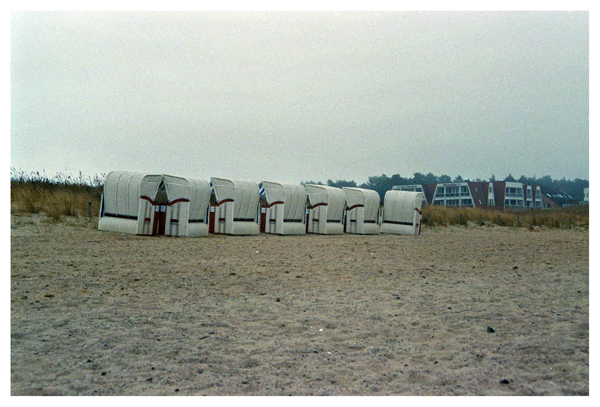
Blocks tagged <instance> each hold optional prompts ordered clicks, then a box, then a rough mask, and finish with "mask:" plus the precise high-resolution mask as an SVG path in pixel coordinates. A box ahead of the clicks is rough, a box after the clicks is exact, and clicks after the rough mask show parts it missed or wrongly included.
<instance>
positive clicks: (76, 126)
mask: <svg viewBox="0 0 600 407" xmlns="http://www.w3.org/2000/svg"><path fill="white" fill-rule="evenodd" d="M588 16H589V14H588V13H587V12H566V11H559V12H550V11H538V12H414V11H410V12H399V11H396V12H239V11H238V12H235V11H232V12H210V11H204V12H192V11H188V12H89V11H82V12H12V15H11V157H10V158H11V166H12V167H16V168H17V169H21V170H25V171H42V170H44V171H45V172H46V173H47V174H48V175H53V174H55V173H57V172H62V173H65V172H66V173H71V174H77V173H78V172H79V171H82V172H83V174H84V175H90V176H91V175H96V174H97V175H99V174H101V173H107V172H110V171H115V170H130V171H140V172H153V173H167V174H172V175H183V176H191V177H199V178H204V179H209V178H210V177H211V176H215V177H229V178H242V179H248V180H253V181H257V182H260V181H263V180H270V181H280V182H300V181H307V180H314V181H327V180H328V179H333V180H339V179H345V180H355V181H357V182H358V183H359V184H360V183H362V182H365V181H366V180H367V178H368V177H369V176H372V175H381V174H383V173H385V174H387V175H388V176H391V175H393V174H400V175H402V176H404V177H410V176H412V174H413V173H415V172H422V173H428V172H432V173H434V174H436V175H442V174H447V175H450V176H451V177H455V176H456V175H461V176H462V177H463V178H471V179H475V178H482V179H487V178H489V177H490V176H491V175H492V174H494V175H495V176H496V178H504V177H505V176H506V175H508V174H509V173H512V174H513V175H514V176H515V177H518V176H520V175H526V176H538V177H541V176H543V175H551V176H552V177H553V178H562V177H566V178H567V179H574V178H585V179H589V160H588V157H589V34H588V33H589V24H588Z"/></svg>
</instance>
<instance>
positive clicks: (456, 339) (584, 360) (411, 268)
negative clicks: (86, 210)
mask: <svg viewBox="0 0 600 407" xmlns="http://www.w3.org/2000/svg"><path fill="white" fill-rule="evenodd" d="M11 394H12V395H13V396H21V395H56V396H61V395H62V396H71V395H84V396H90V395H99V396H100V395H110V396H115V395H118V396H136V395H154V396H159V395H160V396H162V395H166V396H175V395H184V396H192V395H193V396H200V395H209V396H215V395H219V396H234V395H245V396H259V395H260V396H288V395H292V396H309V395H315V396H316V395H332V396H333V395H346V396H408V395H415V396H422V395H440V396H441V395H486V396H503V395H519V396H527V395H532V396H538V395H539V396H541V395H566V396H572V395H588V394H589V233H588V231H587V230H553V229H543V228H536V229H533V230H530V229H526V228H520V229H516V228H510V227H504V228H503V227H493V226H484V227H477V226H470V227H436V228H427V227H424V228H423V230H422V234H421V235H419V236H397V235H378V236H359V235H348V234H346V235H339V236H321V235H305V236H276V235H266V234H261V235H258V236H245V237H236V236H225V235H210V236H208V237H206V238H172V237H141V236H133V235H124V234H117V233H110V232H101V231H98V230H96V229H95V228H94V227H92V226H91V225H90V224H89V223H85V222H83V223H78V222H75V221H70V222H59V223H50V222H48V221H47V220H46V219H44V218H43V217H40V216H17V215H13V216H12V219H11Z"/></svg>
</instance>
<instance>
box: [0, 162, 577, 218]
mask: <svg viewBox="0 0 600 407" xmlns="http://www.w3.org/2000/svg"><path fill="white" fill-rule="evenodd" d="M104 179H105V175H104V174H103V175H100V176H94V177H85V176H83V175H82V174H81V173H79V175H78V176H77V177H73V176H71V175H68V174H62V173H58V174H56V175H54V176H52V177H49V176H47V175H46V174H45V173H44V172H42V173H39V172H31V173H25V172H23V171H18V170H16V169H14V168H11V183H10V189H11V196H10V200H11V212H12V213H22V214H35V213H42V214H45V215H47V216H49V217H50V218H51V219H53V220H55V221H59V220H61V219H63V218H64V217H88V215H89V210H88V208H89V203H91V213H92V217H97V216H98V213H99V211H100V197H101V195H102V189H103V184H104ZM422 211H423V224H424V226H425V227H436V226H438V227H439V226H442V227H443V226H492V225H499V226H507V227H522V228H536V227H547V228H560V229H568V228H569V227H571V228H586V229H587V228H589V207H588V206H587V205H582V206H575V207H567V208H557V209H536V210H511V211H509V210H497V209H482V208H456V207H445V206H432V205H425V206H423V207H422Z"/></svg>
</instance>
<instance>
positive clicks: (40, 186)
mask: <svg viewBox="0 0 600 407" xmlns="http://www.w3.org/2000/svg"><path fill="white" fill-rule="evenodd" d="M101 194H102V183H101V180H100V178H99V177H95V178H93V179H85V178H83V177H82V176H81V174H80V175H79V177H78V178H72V177H71V176H65V175H63V174H57V175H55V176H54V177H52V178H49V177H47V176H46V175H45V174H40V173H31V174H26V173H23V172H17V171H15V170H14V169H13V170H11V183H10V203H11V212H12V213H28V214H32V213H41V214H45V215H47V216H48V217H50V218H51V219H53V220H55V221H59V220H61V219H64V217H67V216H69V217H90V216H89V215H90V212H91V215H92V216H91V217H94V216H98V212H99V210H100V196H101Z"/></svg>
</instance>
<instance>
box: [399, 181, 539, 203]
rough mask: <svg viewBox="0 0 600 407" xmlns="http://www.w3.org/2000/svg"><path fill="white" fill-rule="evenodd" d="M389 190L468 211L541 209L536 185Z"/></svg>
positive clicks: (472, 184) (459, 184) (450, 185)
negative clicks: (473, 209) (421, 196)
mask: <svg viewBox="0 0 600 407" xmlns="http://www.w3.org/2000/svg"><path fill="white" fill-rule="evenodd" d="M392 190H400V191H414V192H423V203H424V204H428V205H439V206H455V207H470V208H498V209H534V208H543V207H548V205H549V203H547V204H546V206H544V201H543V198H542V197H543V194H542V190H541V188H540V187H539V186H537V185H523V184H522V183H520V182H509V181H491V182H487V181H483V182H482V181H477V182H471V181H461V182H447V183H437V184H422V185H421V184H416V185H396V186H394V187H392Z"/></svg>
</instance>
